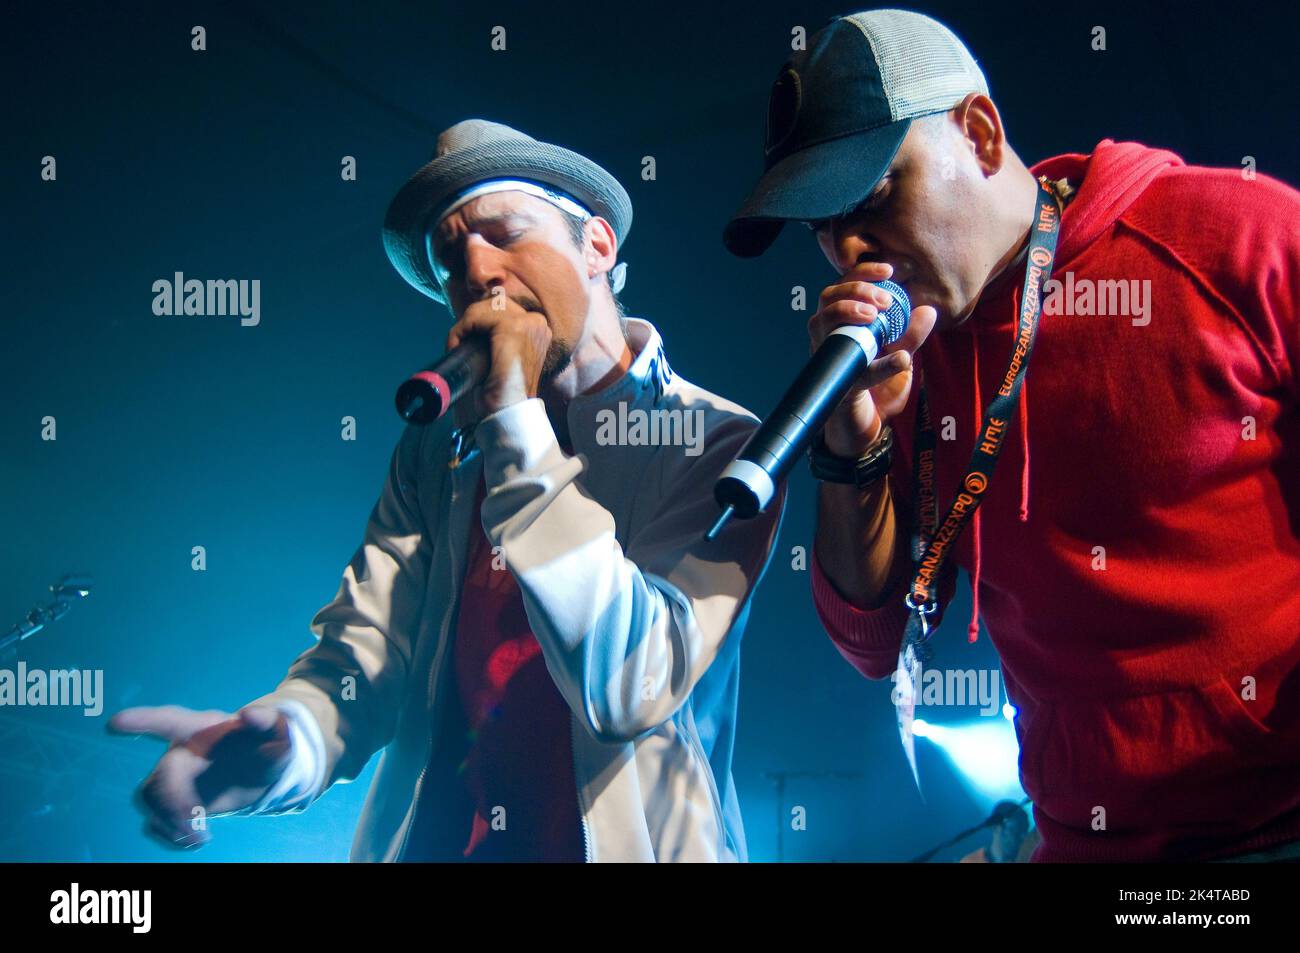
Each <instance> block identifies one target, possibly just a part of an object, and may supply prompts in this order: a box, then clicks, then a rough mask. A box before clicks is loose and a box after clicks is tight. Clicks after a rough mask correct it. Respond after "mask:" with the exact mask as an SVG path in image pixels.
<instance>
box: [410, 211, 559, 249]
mask: <svg viewBox="0 0 1300 953" xmlns="http://www.w3.org/2000/svg"><path fill="white" fill-rule="evenodd" d="M512 220H515V221H520V220H522V221H523V222H525V223H527V224H529V225H536V224H537V219H536V218H534V217H533V216H532V215H530V214H529V213H528V212H526V211H522V210H512V211H507V212H495V213H492V214H489V215H475V216H473V217H472V218H471V220H470V221H468V222H466V224H467V225H468V226H469V228H470V230H471V231H474V230H476V229H479V228H483V227H484V226H486V225H500V224H501V223H503V222H508V221H512ZM445 234H446V233H445V231H444V230H443V227H442V225H439V226H438V228H437V231H436V232H435V233H434V240H433V247H434V250H435V251H436V252H438V253H442V252H444V251H446V250H447V248H448V247H449V246H450V245H451V244H452V242H451V241H450V240H448V239H447V238H445V237H444V236H445Z"/></svg>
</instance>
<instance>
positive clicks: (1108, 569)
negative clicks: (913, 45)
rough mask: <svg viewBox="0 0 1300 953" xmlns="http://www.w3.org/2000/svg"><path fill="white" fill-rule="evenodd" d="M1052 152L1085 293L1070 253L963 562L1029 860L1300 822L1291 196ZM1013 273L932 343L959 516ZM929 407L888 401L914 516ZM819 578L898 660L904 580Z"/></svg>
mask: <svg viewBox="0 0 1300 953" xmlns="http://www.w3.org/2000/svg"><path fill="white" fill-rule="evenodd" d="M1033 171H1034V173H1035V174H1036V175H1037V174H1046V175H1048V176H1049V177H1051V178H1053V179H1058V178H1062V177H1067V178H1068V179H1069V180H1070V183H1071V184H1072V185H1074V186H1076V187H1077V188H1078V190H1079V191H1078V194H1077V195H1076V196H1075V197H1074V199H1073V201H1072V202H1071V203H1070V204H1069V205H1068V206H1067V207H1066V210H1065V214H1064V217H1063V218H1062V223H1061V236H1060V242H1059V248H1058V254H1057V258H1056V264H1055V269H1054V272H1053V278H1055V279H1058V280H1060V281H1061V282H1063V283H1065V284H1066V288H1067V289H1068V288H1069V287H1070V285H1069V284H1068V282H1069V281H1070V277H1071V275H1070V273H1072V277H1073V281H1074V285H1073V288H1074V292H1075V293H1074V299H1073V300H1074V304H1075V305H1076V307H1074V308H1072V309H1066V307H1065V305H1063V304H1060V299H1058V301H1057V302H1053V301H1052V300H1051V298H1050V297H1049V298H1048V299H1046V304H1047V312H1046V313H1045V314H1044V316H1043V319H1042V322H1041V324H1040V327H1039V331H1038V337H1037V340H1036V342H1035V344H1034V349H1033V354H1032V357H1031V361H1030V367H1029V371H1028V374H1027V379H1026V382H1025V387H1024V389H1023V390H1022V392H1021V402H1020V413H1019V420H1016V421H1013V422H1012V424H1011V427H1012V429H1011V433H1010V434H1009V436H1008V438H1007V439H1006V441H1005V442H1004V449H1003V452H1002V456H1001V458H1000V460H999V462H998V464H997V471H996V472H995V474H994V476H993V479H992V482H991V484H990V488H989V490H988V491H987V493H986V494H985V497H984V502H983V504H982V506H981V508H980V510H979V511H978V512H977V515H976V518H975V520H974V521H973V522H972V525H971V526H970V527H968V529H967V531H966V532H965V533H964V534H963V536H962V538H961V539H960V540H959V542H958V543H957V545H956V547H955V548H954V550H953V551H952V553H951V555H950V557H949V562H950V568H951V563H953V562H955V563H958V564H960V565H961V566H963V567H965V568H966V569H967V571H968V572H969V573H970V576H971V579H972V582H973V585H974V595H975V609H974V612H973V614H972V616H973V618H972V631H971V637H972V638H973V636H974V631H975V629H974V621H975V619H974V617H975V616H977V615H979V614H981V613H982V616H983V618H984V621H985V624H986V626H987V628H988V631H989V634H990V636H991V637H992V639H993V642H994V644H995V646H996V647H997V649H998V652H999V653H1000V655H1001V658H1002V663H1003V669H1004V677H1005V683H1006V687H1007V693H1008V696H1009V698H1010V700H1011V702H1012V703H1013V704H1014V705H1015V706H1016V707H1017V709H1018V710H1019V714H1018V716H1017V718H1016V733H1017V736H1018V737H1019V740H1020V770H1021V780H1022V783H1023V785H1024V788H1025V791H1026V793H1028V794H1029V795H1030V796H1031V797H1032V798H1033V801H1034V804H1035V817H1036V821H1037V823H1038V826H1039V829H1040V831H1041V833H1042V837H1043V841H1042V844H1041V846H1040V847H1039V849H1038V850H1037V851H1036V852H1035V854H1034V859H1035V860H1040V861H1041V860H1051V861H1059V860H1125V861H1131V860H1156V859H1162V860H1169V859H1209V858H1212V857H1219V856H1227V855H1231V854H1238V853H1244V852H1247V851H1253V850H1257V849H1262V848H1264V847H1267V846H1269V845H1272V844H1278V843H1283V842H1286V841H1289V840H1295V839H1298V838H1300V400H1298V399H1297V398H1298V392H1300V385H1298V384H1297V376H1298V375H1300V320H1297V307H1296V302H1297V301H1298V300H1300V194H1297V193H1296V192H1295V191H1293V190H1291V189H1290V188H1288V187H1286V186H1284V185H1282V184H1280V183H1278V182H1277V181H1275V180H1272V179H1269V178H1266V177H1264V176H1258V177H1256V178H1253V179H1250V180H1247V179H1245V178H1243V175H1242V173H1241V172H1240V171H1237V170H1220V169H1207V168H1198V167H1194V166H1187V165H1184V164H1183V162H1182V160H1181V159H1179V158H1178V157H1177V156H1176V155H1174V154H1173V153H1171V152H1165V151H1161V150H1155V149H1149V148H1147V147H1145V146H1142V145H1138V144H1136V143H1115V142H1111V141H1110V140H1105V141H1103V142H1102V143H1100V144H1099V145H1098V146H1097V148H1096V150H1095V151H1094V152H1093V154H1092V155H1091V156H1085V155H1064V156H1058V157H1056V158H1054V159H1048V160H1047V161H1045V162H1043V163H1041V164H1039V165H1038V166H1036V167H1035V168H1034V170H1033ZM1022 279H1023V271H1022V269H1021V268H1019V267H1017V268H1013V269H1009V270H1008V273H1007V274H1005V275H1003V276H1001V277H1000V278H999V280H998V281H997V282H996V283H995V284H993V285H992V286H990V287H989V288H988V289H986V291H985V293H984V294H983V296H982V297H981V299H980V302H979V304H978V306H977V308H976V311H975V313H974V315H973V316H972V317H971V319H970V320H968V321H967V322H965V323H964V324H963V325H961V326H960V327H958V328H956V329H954V330H952V331H949V332H946V333H944V334H942V335H935V336H934V337H932V338H931V339H930V340H928V341H927V342H926V343H925V345H924V346H923V347H922V348H921V350H920V352H919V353H918V362H919V364H920V366H921V367H922V368H923V370H924V373H925V379H926V384H927V390H928V393H929V398H930V402H931V403H930V406H931V410H932V413H933V419H934V421H935V427H936V431H937V433H939V434H940V436H941V439H940V440H939V442H938V449H937V452H936V483H935V487H936V491H937V494H938V502H939V506H940V513H939V516H940V519H942V518H943V514H944V513H945V512H946V510H947V507H948V505H950V503H951V502H952V498H953V495H954V493H955V492H956V490H957V484H958V480H959V479H960V477H961V473H962V472H963V471H964V467H965V465H966V463H967V462H968V461H969V460H970V456H971V451H972V449H973V437H974V434H975V430H976V429H977V428H978V426H979V421H980V414H981V412H982V410H983V406H984V405H985V404H987V402H988V399H989V397H990V396H991V395H993V394H994V393H996V391H997V388H998V385H999V383H1000V380H1001V378H1002V375H1003V374H1004V372H1005V371H1006V366H1007V362H1008V360H1009V358H1010V355H1011V350H1012V346H1013V341H1014V337H1015V331H1016V309H1017V304H1018V301H1017V299H1018V298H1019V294H1020V288H1019V284H1020V282H1021V280H1022ZM1114 280H1126V281H1133V280H1137V281H1138V282H1139V283H1140V282H1142V281H1144V280H1149V281H1150V285H1149V288H1150V294H1149V297H1148V298H1147V299H1146V301H1147V306H1148V308H1147V318H1148V319H1149V320H1144V319H1143V318H1142V317H1140V316H1134V315H1133V314H1131V313H1130V314H1125V315H1113V314H1112V315H1111V316H1103V315H1098V314H1086V313H1080V312H1082V311H1084V310H1086V309H1087V302H1086V301H1084V300H1082V299H1081V297H1080V295H1081V294H1082V293H1083V290H1084V289H1088V288H1091V289H1092V290H1096V289H1097V288H1098V286H1097V285H1094V284H1092V283H1093V282H1103V281H1114ZM1101 287H1105V286H1101ZM1141 287H1142V286H1141V284H1139V285H1138V288H1139V289H1140V288H1141ZM1111 303H1112V304H1113V303H1114V302H1111ZM1058 305H1059V306H1058ZM1096 307H1097V303H1096V301H1095V300H1094V302H1093V308H1094V310H1095V309H1096ZM1071 310H1072V311H1073V312H1074V313H1070V311H1071ZM1133 310H1134V309H1133V308H1132V307H1131V306H1130V311H1133ZM1053 311H1057V312H1058V313H1052V312H1053ZM1135 321H1137V322H1139V323H1138V324H1135V323H1134V322H1135ZM915 410H916V392H915V391H914V392H913V395H912V400H911V402H910V403H909V405H908V407H907V410H906V411H905V412H904V413H903V414H902V415H901V416H900V419H898V420H897V421H895V422H894V432H895V438H896V440H897V444H898V446H897V447H896V448H895V455H894V468H893V471H892V472H891V474H890V477H889V479H890V480H891V491H892V493H893V497H894V499H895V501H897V502H898V505H899V515H900V517H901V519H902V523H901V524H900V527H901V528H903V531H909V530H908V529H907V527H909V526H910V515H909V508H910V507H909V504H910V499H911V492H912V490H911V469H912V459H911V454H912V442H913V440H912V434H913V430H912V424H913V419H914V416H915ZM948 416H951V417H953V418H955V420H956V422H957V426H956V439H955V440H952V441H945V440H943V439H942V426H943V423H942V422H943V419H944V418H945V417H948ZM1246 418H1251V419H1253V433H1252V431H1251V429H1250V427H1251V423H1250V421H1249V420H1246ZM1252 436H1253V439H1251V437H1252ZM1031 451H1032V458H1033V460H1032V462H1033V468H1032V470H1031V469H1030V456H1031ZM1097 547H1102V549H1097ZM1103 558H1104V563H1103V562H1102V559H1103ZM1103 565H1104V569H1103V568H1101V567H1102V566H1103ZM945 576H946V579H945V581H944V584H943V587H942V591H941V598H942V601H943V603H944V604H946V603H947V601H948V600H949V599H950V598H951V594H952V590H953V588H954V586H955V570H953V571H952V572H948V573H945ZM813 591H814V598H815V601H816V603H817V609H818V613H819V614H820V616H821V619H822V622H823V624H824V625H825V626H826V629H827V631H828V632H829V633H830V635H831V638H832V640H834V642H835V644H836V646H837V647H838V648H839V650H840V652H841V653H842V654H843V655H844V656H845V658H847V659H848V660H849V661H850V662H851V663H852V664H853V665H854V666H855V667H856V668H857V669H858V670H859V671H861V672H862V673H863V674H864V675H866V676H868V677H870V678H884V677H886V676H888V675H889V674H890V673H891V672H892V671H893V670H894V666H895V663H896V659H897V653H898V648H899V641H900V637H901V634H902V631H903V626H904V623H905V613H906V610H905V609H904V608H903V605H902V597H903V592H902V591H900V592H899V593H898V594H897V598H891V599H890V600H889V601H888V602H886V603H885V606H884V608H882V609H879V610H876V611H874V612H868V611H863V610H860V609H858V608H856V607H854V606H853V605H851V604H849V603H848V602H846V601H845V600H844V599H843V598H842V597H841V596H840V595H839V594H838V593H837V592H836V591H835V589H834V587H833V585H832V584H831V583H829V582H828V581H827V580H826V578H825V576H824V575H823V574H822V572H821V569H820V567H819V566H817V565H816V561H815V560H814V572H813ZM943 636H949V633H948V632H947V631H945V632H944V633H943ZM1252 685H1253V691H1254V697H1253V698H1251V697H1250V695H1251V692H1250V690H1249V688H1250V686H1252Z"/></svg>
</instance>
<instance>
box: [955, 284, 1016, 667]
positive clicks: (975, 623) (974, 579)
mask: <svg viewBox="0 0 1300 953" xmlns="http://www.w3.org/2000/svg"><path fill="white" fill-rule="evenodd" d="M1011 303H1012V309H1011V313H1012V315H1013V316H1018V315H1019V314H1020V291H1019V289H1016V290H1014V291H1012V295H1011ZM1012 327H1013V328H1017V327H1019V325H1018V324H1013V325H1012ZM971 342H972V354H973V357H974V360H973V363H974V369H973V371H974V375H975V439H976V440H979V438H980V435H979V427H980V423H981V422H982V420H983V416H984V404H983V401H982V400H981V399H980V339H979V334H978V333H977V332H976V330H975V327H974V326H973V325H972V326H971ZM1028 384H1029V378H1028V376H1026V377H1024V378H1023V379H1022V380H1021V381H1020V398H1019V401H1018V403H1019V404H1020V522H1022V523H1028V522H1029V391H1028V390H1027V387H1028ZM973 523H974V525H973V526H972V527H971V531H972V532H973V533H974V534H975V538H974V539H973V540H972V544H973V545H972V548H973V550H974V555H973V564H972V567H971V610H970V625H968V626H967V627H966V641H968V642H976V641H978V640H979V635H980V568H981V563H982V561H983V560H982V553H981V547H980V511H979V510H978V509H977V510H976V511H975V518H974V520H973Z"/></svg>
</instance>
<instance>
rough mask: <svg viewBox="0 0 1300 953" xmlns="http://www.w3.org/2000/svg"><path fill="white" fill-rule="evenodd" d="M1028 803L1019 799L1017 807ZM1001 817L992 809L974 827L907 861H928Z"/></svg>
mask: <svg viewBox="0 0 1300 953" xmlns="http://www.w3.org/2000/svg"><path fill="white" fill-rule="evenodd" d="M1028 803H1029V798H1025V799H1024V800H1023V801H1021V802H1020V803H1019V804H1018V805H1017V807H1024V806H1025V805H1026V804H1028ZM1003 817H1005V815H1004V814H1001V813H999V812H998V811H994V812H993V813H992V814H990V815H989V816H988V817H986V818H985V819H984V820H982V821H980V822H979V823H978V824H976V825H975V826H974V827H972V828H969V829H968V830H964V831H962V832H961V833H960V834H957V835H955V836H953V837H950V838H948V840H946V841H944V842H943V843H942V844H939V845H938V846H937V847H932V848H931V849H930V850H927V851H926V852H925V853H924V854H921V855H920V856H918V857H913V858H912V859H911V860H909V861H908V863H909V864H924V863H928V862H929V860H930V859H931V858H932V857H934V855H935V854H937V853H939V851H941V850H945V849H947V848H949V847H951V846H953V845H954V844H956V843H958V842H960V841H964V840H965V839H966V838H968V837H970V836H971V835H972V834H978V833H979V832H980V831H982V830H984V828H986V827H994V826H996V825H998V824H1001V823H1002V819H1003Z"/></svg>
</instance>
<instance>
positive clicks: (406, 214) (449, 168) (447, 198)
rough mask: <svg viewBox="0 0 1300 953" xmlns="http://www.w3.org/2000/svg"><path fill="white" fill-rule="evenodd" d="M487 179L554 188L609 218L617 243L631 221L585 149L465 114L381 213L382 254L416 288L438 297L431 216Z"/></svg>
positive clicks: (613, 185)
mask: <svg viewBox="0 0 1300 953" xmlns="http://www.w3.org/2000/svg"><path fill="white" fill-rule="evenodd" d="M491 179H523V180H526V181H530V182H537V183H539V184H541V185H544V186H548V187H550V188H552V189H558V190H559V191H560V192H563V193H564V194H566V195H568V196H569V197H571V198H573V199H574V200H576V201H577V202H578V204H580V205H582V206H584V207H585V208H587V209H588V210H589V211H590V212H591V213H592V214H593V215H598V216H600V217H601V218H603V219H605V220H606V221H607V222H609V224H610V227H611V228H613V229H614V235H615V236H616V237H617V238H618V244H619V247H620V248H621V247H622V245H623V242H624V240H625V239H626V238H627V233H628V231H629V230H630V229H631V227H632V200H631V199H630V198H628V194H627V191H626V190H625V189H624V188H623V186H622V185H620V184H619V182H618V180H617V179H615V178H614V177H613V176H612V175H610V174H609V173H608V172H606V171H605V170H604V169H602V168H601V167H600V166H598V165H597V164H596V163H594V162H592V161H591V160H590V159H588V158H587V157H586V156H582V155H579V154H578V153H576V152H573V151H571V150H569V149H565V148H564V147H562V146H557V145H552V144H551V143H549V142H539V141H538V140H536V139H534V138H533V137H532V136H528V135H525V134H524V133H522V132H520V131H519V130H517V129H511V128H510V127H509V126H505V125H502V124H501V123H496V122H488V121H487V120H484V119H466V120H464V121H463V122H458V123H456V125H454V126H451V127H450V128H448V129H446V130H444V131H443V132H442V134H441V135H439V136H438V144H437V147H436V149H435V152H434V156H433V160H432V161H431V162H429V163H427V164H426V165H425V166H423V167H422V168H421V169H420V170H419V171H418V172H416V173H415V175H413V176H411V178H410V179H408V180H407V182H406V184H405V185H403V186H402V188H401V190H400V191H398V193H397V195H396V196H395V197H394V198H393V201H392V202H391V203H389V206H388V212H387V214H386V215H385V216H384V250H385V251H386V252H387V253H388V260H389V261H391V262H392V263H393V267H394V268H396V269H397V273H398V274H400V275H401V276H402V277H403V278H405V279H406V281H407V282H409V283H410V284H411V285H412V286H413V287H414V288H415V289H416V290H417V291H420V292H422V293H423V294H426V295H428V296H429V297H430V298H433V299H434V300H435V301H442V300H443V299H442V292H441V291H440V290H439V288H438V281H437V279H436V278H435V277H434V275H433V266H432V264H431V263H430V262H429V257H428V254H427V251H426V246H425V234H426V232H427V231H428V229H429V228H430V226H432V225H434V224H435V219H434V216H435V215H436V214H438V212H439V211H440V210H441V209H443V208H445V207H446V206H447V205H448V204H449V203H450V202H451V201H452V200H454V199H455V198H456V196H457V195H459V194H460V193H461V192H463V191H464V190H465V189H467V188H469V187H470V186H472V185H477V184H478V183H480V182H486V181H489V180H491Z"/></svg>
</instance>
